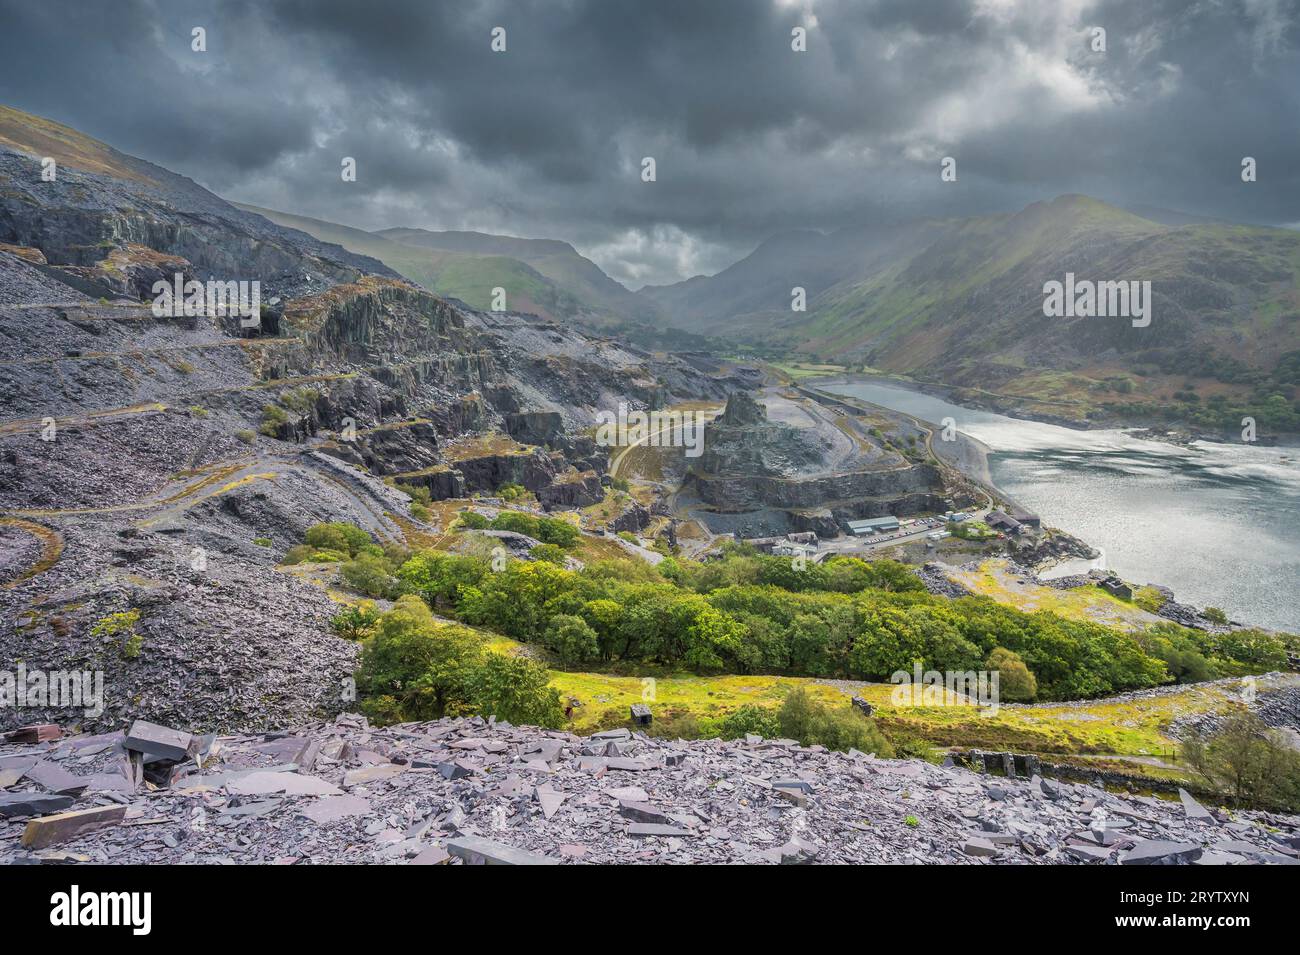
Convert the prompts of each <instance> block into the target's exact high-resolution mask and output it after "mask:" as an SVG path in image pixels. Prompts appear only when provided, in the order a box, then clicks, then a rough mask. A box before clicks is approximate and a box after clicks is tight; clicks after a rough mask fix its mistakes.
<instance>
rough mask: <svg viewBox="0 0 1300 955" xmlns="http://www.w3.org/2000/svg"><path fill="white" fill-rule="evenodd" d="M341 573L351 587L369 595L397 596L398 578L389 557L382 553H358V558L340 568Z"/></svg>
mask: <svg viewBox="0 0 1300 955" xmlns="http://www.w3.org/2000/svg"><path fill="white" fill-rule="evenodd" d="M339 573H340V575H341V576H342V577H343V580H344V581H345V582H346V583H347V585H348V586H349V587H351V588H352V589H353V590H356V591H358V592H360V593H363V594H365V595H366V596H367V597H395V596H396V595H397V578H396V577H394V576H393V567H392V565H391V564H390V563H389V562H388V558H386V557H384V556H383V554H382V553H380V554H370V553H366V554H358V555H357V558H356V560H352V561H349V562H347V563H345V564H344V565H343V566H342V567H340V568H339Z"/></svg>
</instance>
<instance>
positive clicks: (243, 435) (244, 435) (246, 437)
mask: <svg viewBox="0 0 1300 955" xmlns="http://www.w3.org/2000/svg"><path fill="white" fill-rule="evenodd" d="M235 437H236V438H238V439H239V440H240V441H242V442H244V444H252V443H253V442H254V441H256V440H257V433H256V432H254V431H251V430H250V429H248V428H240V429H239V430H238V431H236V432H235Z"/></svg>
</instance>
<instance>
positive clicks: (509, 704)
mask: <svg viewBox="0 0 1300 955" xmlns="http://www.w3.org/2000/svg"><path fill="white" fill-rule="evenodd" d="M549 683H550V674H548V673H547V672H546V669H545V668H544V667H542V666H539V665H538V664H536V663H534V662H533V661H532V660H526V659H524V658H523V657H512V656H506V655H504V654H499V653H490V654H488V655H487V656H486V657H484V658H483V659H482V661H481V662H480V663H479V665H478V666H477V667H475V668H474V670H473V673H472V674H471V676H470V678H469V685H470V698H471V709H472V710H473V712H474V713H476V714H477V715H479V716H485V717H486V716H495V717H496V718H497V719H498V720H505V721H506V722H509V723H515V724H527V725H530V726H541V727H545V728H547V729H559V728H560V726H562V725H563V724H564V709H563V707H561V706H560V691H559V690H557V689H555V687H553V686H550V685H549Z"/></svg>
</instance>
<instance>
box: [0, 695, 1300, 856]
mask: <svg viewBox="0 0 1300 955" xmlns="http://www.w3.org/2000/svg"><path fill="white" fill-rule="evenodd" d="M54 730H55V728H54V727H45V728H41V730H40V731H31V732H27V733H26V734H23V735H21V736H19V735H17V734H15V739H14V740H12V741H11V742H10V743H9V744H7V745H4V746H0V864H13V863H39V862H99V863H103V862H114V863H150V864H158V863H206V864H214V863H215V864H222V863H275V864H294V863H344V862H354V863H393V864H415V865H423V864H438V863H451V864H475V863H495V864H543V865H544V864H557V863H566V862H586V863H653V862H663V863H682V864H686V863H701V862H705V863H763V862H772V863H809V862H813V863H930V864H944V863H947V864H951V863H967V864H974V865H989V864H1009V863H1040V864H1041V863H1064V864H1089V863H1090V864H1187V863H1191V864H1201V865H1205V864H1259V863H1274V864H1294V863H1295V862H1296V861H1297V859H1298V858H1300V818H1297V817H1294V816H1279V815H1274V814H1269V813H1249V812H1231V813H1229V812H1227V811H1224V810H1218V809H1214V810H1212V809H1208V808H1206V807H1203V806H1201V805H1200V804H1199V803H1198V802H1196V800H1194V799H1193V798H1192V797H1191V796H1189V795H1187V794H1186V793H1183V794H1182V798H1181V801H1178V802H1171V801H1162V800H1158V799H1154V798H1149V797H1143V796H1117V795H1115V794H1112V793H1108V792H1105V791H1104V790H1100V789H1096V788H1093V787H1091V786H1079V785H1070V784H1065V783H1057V782H1054V781H1051V780H1046V779H1039V778H1038V777H1034V778H1033V779H1005V778H1001V777H991V776H981V775H977V774H975V773H972V772H970V771H968V770H966V769H962V768H959V767H955V766H936V765H933V764H929V763H925V762H920V761H915V760H882V759H876V758H874V757H872V756H869V755H864V754H862V753H856V752H850V753H847V754H846V753H836V752H828V751H826V750H824V749H822V748H821V747H802V746H799V745H798V744H797V743H794V742H792V741H790V740H763V739H760V738H758V737H756V736H750V737H747V738H746V739H743V740H735V741H730V742H722V741H718V740H708V741H697V742H683V741H675V742H669V741H665V740H658V739H650V738H647V737H644V736H642V735H641V734H633V733H631V732H629V731H628V730H626V729H619V730H612V731H609V732H606V733H600V734H597V735H594V736H591V737H580V736H574V735H572V734H568V733H563V732H551V731H546V730H539V729H535V728H532V727H515V726H510V725H508V724H504V723H493V722H489V721H486V720H482V719H478V718H474V719H455V720H440V721H437V722H430V723H409V724H403V725H399V726H391V727H387V728H384V729H374V728H371V727H370V726H369V725H368V724H367V722H366V721H365V719H364V718H362V717H359V716H353V715H345V716H342V717H339V718H338V719H337V720H336V721H334V722H332V723H326V724H315V725H312V726H309V727H304V728H302V729H300V730H297V731H295V732H292V733H269V734H261V735H254V736H222V737H211V736H208V737H200V736H190V735H189V734H187V733H183V732H179V731H175V730H169V729H168V728H166V727H159V726H153V725H151V724H146V723H143V722H142V721H138V722H137V723H136V724H135V725H134V726H132V727H130V728H129V730H128V731H127V732H121V731H119V732H116V733H110V734H104V735H97V736H84V735H83V736H77V737H71V738H62V739H58V738H55V739H52V738H50V737H51V736H52V735H53V731H54Z"/></svg>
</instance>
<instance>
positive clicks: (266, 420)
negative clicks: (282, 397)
mask: <svg viewBox="0 0 1300 955" xmlns="http://www.w3.org/2000/svg"><path fill="white" fill-rule="evenodd" d="M288 420H289V416H288V415H287V414H285V411H284V409H283V408H281V407H280V406H279V405H262V424H261V427H259V428H258V429H257V430H259V431H261V432H262V434H264V435H266V436H267V437H268V438H274V437H275V436H276V435H277V434H278V433H279V430H280V425H282V424H284V423H285V422H286V421H288Z"/></svg>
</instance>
